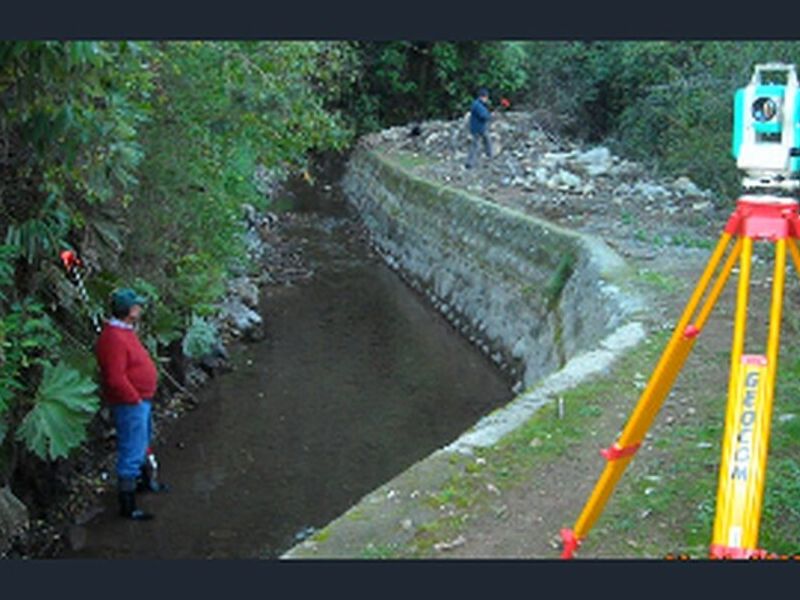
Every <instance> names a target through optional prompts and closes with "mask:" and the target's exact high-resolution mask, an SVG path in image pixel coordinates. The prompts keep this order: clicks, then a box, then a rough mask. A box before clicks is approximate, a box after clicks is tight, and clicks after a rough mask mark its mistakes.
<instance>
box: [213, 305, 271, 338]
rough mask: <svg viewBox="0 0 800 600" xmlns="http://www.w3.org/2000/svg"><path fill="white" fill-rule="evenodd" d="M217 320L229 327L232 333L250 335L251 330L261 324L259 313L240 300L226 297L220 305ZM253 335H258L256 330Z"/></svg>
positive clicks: (258, 327) (256, 328)
mask: <svg viewBox="0 0 800 600" xmlns="http://www.w3.org/2000/svg"><path fill="white" fill-rule="evenodd" d="M219 320H220V322H221V323H223V324H225V325H227V326H229V327H231V328H232V329H233V330H234V335H236V334H237V332H238V334H240V335H241V334H245V335H246V336H248V337H250V335H251V331H253V330H258V329H260V327H261V325H262V324H263V320H262V319H261V315H259V314H258V313H257V312H256V311H254V310H253V309H251V308H250V307H248V306H247V305H245V304H244V303H243V302H242V301H241V300H236V299H231V298H228V299H226V300H225V301H224V302H223V303H222V304H221V305H220V311H219ZM255 335H256V336H257V335H259V334H258V333H257V332H256V333H255Z"/></svg>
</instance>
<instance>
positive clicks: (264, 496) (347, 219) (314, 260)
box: [66, 183, 512, 558]
mask: <svg viewBox="0 0 800 600" xmlns="http://www.w3.org/2000/svg"><path fill="white" fill-rule="evenodd" d="M290 199H291V200H292V203H293V205H294V208H295V210H296V211H298V212H299V213H302V214H303V215H305V218H303V219H300V220H299V222H297V223H296V224H294V225H292V226H291V227H290V228H289V230H288V233H289V235H291V236H292V237H293V238H294V239H295V240H298V241H299V242H300V243H301V246H302V253H303V257H304V259H305V260H306V262H307V263H308V264H309V265H310V266H311V267H312V268H313V269H314V272H315V274H314V277H313V278H312V279H311V280H309V281H308V282H306V283H303V284H300V285H296V286H279V287H270V288H268V289H267V290H266V291H265V292H264V294H263V297H262V314H263V316H264V319H265V323H266V327H265V332H266V337H265V339H264V341H261V342H256V343H251V344H247V345H244V346H242V347H240V348H239V349H238V350H236V351H235V352H234V356H233V357H232V360H233V364H234V370H233V371H232V372H230V373H226V374H224V375H222V376H219V377H218V378H217V379H215V380H214V381H213V382H212V384H211V385H209V386H208V387H206V388H205V389H204V390H202V391H201V392H200V397H201V400H202V402H201V404H200V407H199V408H197V409H196V410H195V411H194V412H192V413H190V414H188V415H186V416H184V417H183V418H182V419H181V420H180V421H179V422H178V423H176V424H175V425H174V426H172V427H171V430H170V433H169V443H168V444H166V445H165V446H163V447H160V448H156V450H157V453H158V455H159V459H160V461H161V469H162V475H163V479H164V480H165V481H168V482H169V483H170V484H171V486H172V491H171V492H170V493H169V494H165V495H159V496H143V497H141V498H140V505H141V506H142V507H143V508H145V509H148V510H151V511H153V512H154V513H156V515H157V517H156V520H154V521H151V522H146V523H133V522H128V521H125V520H123V519H120V518H118V517H117V516H116V499H115V498H113V497H109V498H108V499H107V503H106V504H107V508H106V510H105V512H104V513H103V514H101V515H100V516H99V517H97V518H96V519H95V520H94V521H92V522H91V523H89V524H88V525H87V526H85V527H74V528H73V531H72V532H71V538H72V542H73V550H71V551H70V552H68V553H66V556H68V557H73V558H80V557H91V558H117V557H119V558H254V557H264V558H274V557H277V556H279V555H280V554H281V553H283V552H284V551H285V550H287V549H288V548H290V547H291V546H293V545H294V544H295V543H297V542H298V541H300V540H302V539H303V538H305V537H307V536H308V535H310V534H311V533H313V531H314V530H315V529H317V528H320V527H323V526H324V525H325V524H326V523H328V522H329V521H330V520H332V519H334V518H335V517H337V516H338V515H340V514H341V513H342V512H344V511H345V510H347V509H348V508H349V507H350V506H351V505H353V504H354V503H355V502H357V501H358V500H359V499H360V498H361V497H362V496H363V495H365V494H367V493H368V492H370V491H371V490H372V489H374V488H376V487H378V486H379V485H381V484H383V483H385V482H386V481H388V480H389V479H391V478H392V477H394V476H395V475H397V474H399V473H400V472H402V471H403V470H404V469H406V468H407V467H409V466H410V465H412V464H413V463H414V462H416V461H417V460H419V459H421V458H423V457H425V456H426V455H428V454H430V453H431V452H433V451H434V450H436V449H437V448H440V447H442V446H444V445H446V444H448V443H449V442H451V441H452V440H454V439H455V438H456V437H458V436H459V435H460V433H462V432H463V431H464V430H466V429H468V428H469V427H470V426H471V425H472V424H473V423H474V422H475V421H477V420H478V418H479V417H480V416H482V415H484V414H486V413H488V412H489V411H491V410H492V409H494V408H496V407H497V406H500V405H502V404H503V403H505V402H507V401H508V400H509V399H510V398H511V395H512V394H511V391H510V385H511V382H510V381H509V380H508V379H507V378H506V377H505V376H503V375H502V374H501V373H500V372H499V371H498V370H497V369H496V368H494V366H493V365H492V364H491V363H490V362H489V361H488V359H487V358H486V357H484V356H483V355H482V354H480V353H479V352H478V351H477V350H476V349H475V348H474V347H472V346H471V345H470V344H468V343H467V342H466V341H465V340H464V339H462V338H461V337H460V336H458V335H457V333H456V332H455V331H454V330H453V329H452V328H451V327H450V326H449V325H448V324H447V322H446V321H445V320H444V319H443V318H442V317H441V316H440V315H439V314H438V313H436V312H435V311H434V310H433V309H432V308H431V307H430V306H429V305H428V304H427V303H426V302H425V300H424V299H423V298H421V297H420V296H419V295H418V294H416V293H415V292H413V291H412V290H410V289H409V288H408V287H407V286H406V285H405V284H403V283H402V282H401V281H400V280H399V278H398V277H397V276H396V275H395V274H394V273H393V272H392V271H391V270H390V269H388V268H387V267H386V266H385V265H384V264H383V263H382V262H381V261H380V259H378V258H376V257H375V256H374V255H373V254H372V253H371V252H370V251H369V249H368V247H367V246H366V245H365V244H364V243H363V242H362V241H359V240H358V239H357V238H356V236H354V235H353V231H354V226H353V225H354V224H353V220H352V216H351V215H350V213H349V211H348V210H347V208H346V207H345V204H344V202H343V201H342V199H341V196H340V194H339V192H338V190H337V189H336V186H334V187H333V189H332V190H330V191H325V190H324V189H323V187H322V184H317V186H316V187H314V188H310V187H308V186H305V185H302V184H300V183H298V184H296V185H294V186H293V187H292V188H291V194H290Z"/></svg>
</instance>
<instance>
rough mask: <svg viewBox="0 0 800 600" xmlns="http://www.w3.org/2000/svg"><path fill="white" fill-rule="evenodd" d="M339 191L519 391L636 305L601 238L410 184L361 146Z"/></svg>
mask: <svg viewBox="0 0 800 600" xmlns="http://www.w3.org/2000/svg"><path fill="white" fill-rule="evenodd" d="M343 187H344V191H345V194H346V195H347V198H348V200H349V202H351V203H352V204H353V205H354V206H355V207H356V209H357V210H358V212H359V213H360V215H361V217H362V219H363V221H364V223H365V225H366V227H367V228H368V229H369V231H370V232H371V235H372V239H373V242H374V244H375V245H376V246H377V248H378V249H379V250H380V251H381V252H382V253H383V255H384V257H385V258H386V260H387V262H388V263H389V265H390V266H392V267H393V268H395V269H397V270H398V271H399V272H400V273H401V275H403V276H404V277H405V278H406V279H407V280H408V281H409V283H411V284H412V285H413V286H414V287H415V288H417V289H418V290H420V291H422V292H423V293H425V294H427V295H428V296H429V297H430V299H431V301H432V302H433V304H434V305H435V306H436V307H437V308H438V309H439V310H440V311H441V312H442V313H443V314H444V315H445V316H446V317H447V318H448V319H449V320H450V321H451V322H452V323H453V324H454V325H455V326H456V327H457V328H459V329H461V330H462V332H463V333H464V334H465V335H467V337H470V338H475V339H476V341H477V344H478V346H479V347H481V348H482V349H483V350H484V351H485V352H486V353H487V354H490V355H491V356H492V358H493V360H495V362H497V363H498V364H499V365H501V366H502V367H503V368H505V369H508V370H509V371H511V373H512V374H513V375H514V376H515V377H517V378H518V380H520V382H521V383H522V385H523V386H524V387H528V386H530V385H532V384H533V383H534V382H536V381H537V380H539V379H541V378H542V377H543V376H544V375H546V374H548V373H551V372H553V371H555V370H557V369H559V368H561V367H563V366H564V364H566V362H567V361H568V360H569V359H570V358H571V357H572V356H574V355H575V354H576V353H578V352H580V351H582V350H585V349H588V348H591V347H594V346H595V345H596V344H597V343H598V341H599V340H600V339H602V338H603V337H604V336H606V335H608V334H609V333H610V332H612V331H613V330H615V329H616V328H617V327H618V326H619V325H620V324H621V323H622V322H623V321H624V320H625V319H626V317H627V316H628V315H629V314H630V313H631V312H632V310H634V309H635V307H634V306H633V305H632V304H631V303H630V301H629V300H628V299H627V296H625V295H624V294H622V293H621V291H620V288H619V286H618V285H617V283H615V282H619V281H621V279H622V277H624V273H625V265H624V263H623V261H622V260H621V259H620V258H619V256H618V255H617V254H616V253H614V252H613V251H612V250H611V249H610V248H609V247H608V246H607V245H606V244H605V243H603V242H602V241H600V240H598V239H594V238H591V237H589V236H585V235H580V234H577V233H575V232H572V231H568V230H565V229H563V228H561V227H558V226H556V225H553V224H551V223H548V222H546V221H543V220H540V219H536V218H533V217H530V216H528V215H525V214H522V213H519V212H516V211H513V210H510V209H507V208H504V207H502V206H499V205H497V204H494V203H491V202H487V201H485V200H483V199H481V198H479V197H476V196H473V195H470V194H468V193H466V192H464V191H461V190H455V189H452V188H448V187H442V186H439V185H437V184H434V183H432V182H430V181H427V180H423V179H420V178H417V177H415V176H413V175H412V174H410V173H409V172H408V171H407V170H405V169H404V168H403V167H402V166H400V165H399V164H397V163H396V162H393V161H392V160H391V159H389V158H388V157H386V156H384V155H382V154H380V153H378V152H376V151H368V150H363V149H362V150H358V151H356V152H355V153H354V155H353V156H352V158H351V160H350V163H349V165H348V169H347V173H346V175H345V178H344V180H343Z"/></svg>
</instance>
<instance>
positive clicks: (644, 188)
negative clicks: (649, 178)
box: [631, 181, 671, 200]
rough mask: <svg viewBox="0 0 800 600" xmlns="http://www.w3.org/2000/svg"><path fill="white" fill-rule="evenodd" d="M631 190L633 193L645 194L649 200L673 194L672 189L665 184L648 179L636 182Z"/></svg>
mask: <svg viewBox="0 0 800 600" xmlns="http://www.w3.org/2000/svg"><path fill="white" fill-rule="evenodd" d="M631 191H632V193H633V194H636V195H640V196H644V197H645V198H647V199H648V200H657V199H660V198H668V197H669V196H671V193H670V191H669V190H668V189H667V188H665V187H664V186H661V185H658V184H655V183H648V182H646V181H640V182H638V183H636V184H635V185H634V186H633V188H632V190H631Z"/></svg>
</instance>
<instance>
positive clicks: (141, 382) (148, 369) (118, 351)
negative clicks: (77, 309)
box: [96, 323, 158, 404]
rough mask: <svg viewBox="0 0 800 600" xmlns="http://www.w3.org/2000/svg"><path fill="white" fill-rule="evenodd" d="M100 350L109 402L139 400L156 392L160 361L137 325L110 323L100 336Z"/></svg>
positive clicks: (102, 385)
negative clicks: (155, 360) (152, 355)
mask: <svg viewBox="0 0 800 600" xmlns="http://www.w3.org/2000/svg"><path fill="white" fill-rule="evenodd" d="M96 353H97V363H98V365H99V366H100V385H101V388H102V390H103V397H104V398H105V400H106V402H108V403H110V404H136V403H137V402H139V401H140V400H141V399H142V398H152V397H153V395H154V394H155V393H156V387H157V385H158V371H157V370H156V365H155V364H154V363H153V360H152V359H151V358H150V354H148V352H147V350H146V349H145V347H144V346H142V343H141V342H140V341H139V338H138V337H137V335H136V332H135V331H134V330H133V329H123V328H122V327H118V326H115V325H110V324H108V323H106V324H105V325H104V326H103V331H102V332H101V333H100V337H99V338H98V339H97V347H96Z"/></svg>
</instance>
